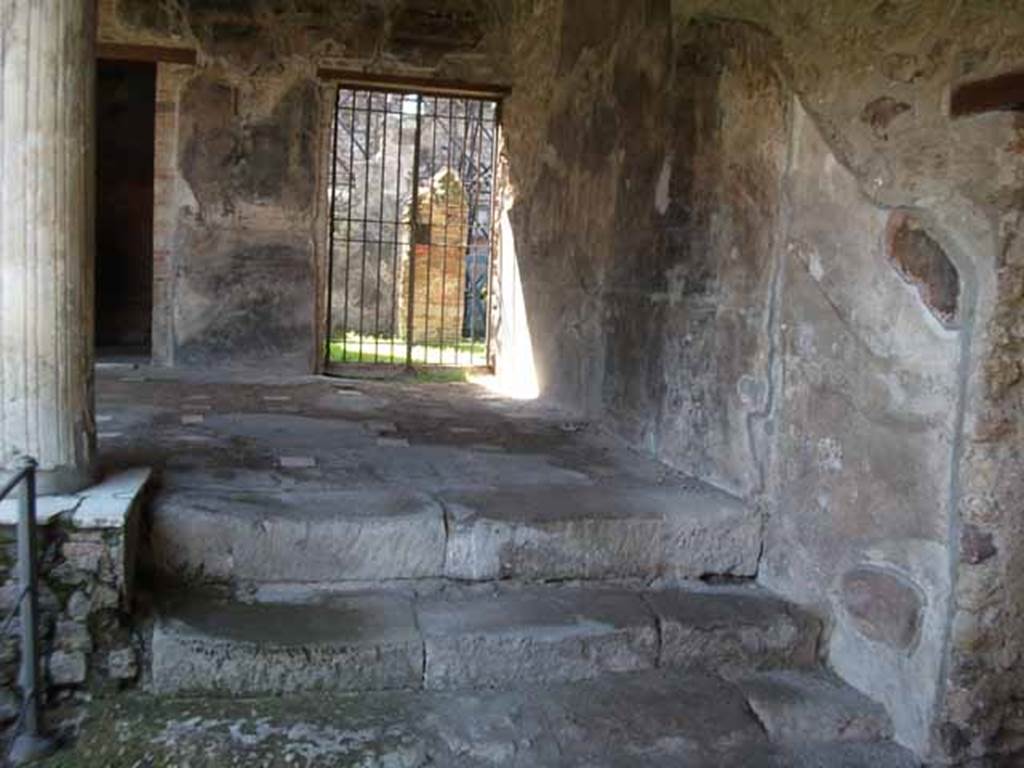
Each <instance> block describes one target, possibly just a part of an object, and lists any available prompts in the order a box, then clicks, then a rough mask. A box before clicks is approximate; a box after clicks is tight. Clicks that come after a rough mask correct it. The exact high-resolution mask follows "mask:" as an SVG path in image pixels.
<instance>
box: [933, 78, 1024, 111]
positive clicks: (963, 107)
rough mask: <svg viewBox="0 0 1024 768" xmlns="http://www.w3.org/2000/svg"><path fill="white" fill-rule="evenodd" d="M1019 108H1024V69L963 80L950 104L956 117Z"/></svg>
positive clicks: (954, 91) (950, 108) (956, 88)
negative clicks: (984, 77) (969, 80)
mask: <svg viewBox="0 0 1024 768" xmlns="http://www.w3.org/2000/svg"><path fill="white" fill-rule="evenodd" d="M1017 109H1024V71H1020V72H1008V73H1006V74H1004V75H997V76H996V77H990V78H988V79H987V80H975V81H974V82H970V83H962V84H961V85H958V86H956V87H955V88H954V89H953V95H952V98H951V99H950V104H949V111H950V113H951V114H952V115H953V117H963V116H965V115H978V114H981V113H982V112H1002V111H1007V110H1017Z"/></svg>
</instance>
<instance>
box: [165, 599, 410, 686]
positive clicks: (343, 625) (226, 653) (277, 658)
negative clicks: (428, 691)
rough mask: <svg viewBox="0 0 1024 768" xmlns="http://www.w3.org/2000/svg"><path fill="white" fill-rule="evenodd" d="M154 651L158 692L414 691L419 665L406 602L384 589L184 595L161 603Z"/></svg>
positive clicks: (408, 606) (408, 604)
mask: <svg viewBox="0 0 1024 768" xmlns="http://www.w3.org/2000/svg"><path fill="white" fill-rule="evenodd" d="M152 657H153V689H154V691H156V692H157V693H161V694H180V693H198V692H202V693H208V694H214V695H217V694H226V695H235V696H241V695H264V694H289V693H299V692H313V691H317V692H324V693H337V692H343V691H370V690H385V689H394V688H412V687H417V686H419V684H420V681H421V677H422V670H423V644H422V643H421V641H420V638H419V633H418V632H417V629H416V622H415V619H414V617H413V612H412V607H411V605H410V603H409V602H408V601H407V600H406V599H404V598H401V597H398V596H392V595H388V594H380V595H346V596H343V597H342V596H339V597H334V598H330V599H327V600H324V601H320V602H317V603H313V604H302V605H284V604H275V605H270V604H255V605H242V604H239V603H219V602H216V601H210V600H190V601H187V602H183V603H181V604H178V605H172V606H169V607H167V608H165V609H164V611H163V613H162V615H161V618H160V619H159V620H158V621H157V623H156V626H155V627H154V630H153V644H152Z"/></svg>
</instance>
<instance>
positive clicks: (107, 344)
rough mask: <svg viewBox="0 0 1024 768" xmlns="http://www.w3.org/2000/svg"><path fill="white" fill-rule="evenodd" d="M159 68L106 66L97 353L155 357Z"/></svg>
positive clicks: (101, 82)
mask: <svg viewBox="0 0 1024 768" xmlns="http://www.w3.org/2000/svg"><path fill="white" fill-rule="evenodd" d="M155 104H156V65H155V64H152V63H137V62H120V61H101V62H99V65H98V72H97V80H96V138H97V153H96V157H97V169H96V348H97V354H98V356H99V357H101V358H107V359H109V358H111V357H118V356H129V357H134V356H146V357H148V356H149V353H150V341H151V326H152V315H153V141H154V123H155Z"/></svg>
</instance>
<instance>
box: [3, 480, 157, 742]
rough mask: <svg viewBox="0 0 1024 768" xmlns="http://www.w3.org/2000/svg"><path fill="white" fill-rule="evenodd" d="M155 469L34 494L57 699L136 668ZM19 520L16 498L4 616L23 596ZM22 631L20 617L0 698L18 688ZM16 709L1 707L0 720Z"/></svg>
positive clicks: (128, 678)
mask: <svg viewBox="0 0 1024 768" xmlns="http://www.w3.org/2000/svg"><path fill="white" fill-rule="evenodd" d="M150 474H151V473H150V470H149V469H148V468H141V469H130V470H126V471H122V472H116V473H113V474H111V475H108V476H107V477H105V478H104V479H103V480H102V481H101V482H100V483H98V484H97V485H95V486H92V487H91V488H87V489H85V490H83V491H81V492H80V493H77V494H72V495H64V496H41V497H39V498H38V499H37V504H36V513H37V514H36V519H37V526H38V535H39V575H40V583H39V609H40V622H39V624H40V640H41V645H42V647H41V651H42V671H43V677H44V683H45V685H46V686H47V695H48V698H49V699H50V700H61V699H65V698H68V697H70V696H74V695H75V694H76V692H80V691H86V690H88V691H101V690H104V689H116V688H120V687H122V686H124V685H126V684H130V683H132V682H133V681H134V679H135V677H136V676H137V674H138V669H139V649H138V648H137V647H136V642H135V639H134V638H133V635H132V632H131V630H130V623H129V615H130V612H131V604H132V591H133V583H134V571H135V567H134V566H135V557H136V545H137V542H138V535H139V517H140V512H141V509H140V508H141V501H142V498H143V494H144V492H145V488H146V485H147V484H148V482H149V479H150ZM17 521H18V500H17V499H16V498H13V499H7V500H5V501H3V502H2V503H0V619H2V618H3V617H4V616H6V615H7V613H8V612H9V611H12V610H14V608H15V606H16V603H17V598H18V595H19V594H20V589H19V587H18V583H17V573H16V569H17ZM17 633H18V622H17V620H15V621H14V622H13V624H12V627H11V629H10V630H9V633H8V635H7V636H6V637H3V638H0V643H2V649H0V650H2V654H0V701H2V700H6V698H10V697H15V698H17V697H18V696H19V695H20V694H19V693H18V690H17V670H18V663H19V658H20V649H19V646H18V641H17ZM12 712H13V710H12ZM5 713H7V714H5ZM10 714H11V713H10V712H8V711H7V709H3V708H0V722H5V721H7V720H9V719H10V717H8V715H10ZM14 714H16V712H14Z"/></svg>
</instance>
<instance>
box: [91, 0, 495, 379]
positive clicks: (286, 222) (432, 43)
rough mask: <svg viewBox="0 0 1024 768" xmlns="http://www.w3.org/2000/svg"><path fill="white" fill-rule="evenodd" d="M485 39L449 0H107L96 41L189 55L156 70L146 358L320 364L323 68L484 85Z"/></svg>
mask: <svg viewBox="0 0 1024 768" xmlns="http://www.w3.org/2000/svg"><path fill="white" fill-rule="evenodd" d="M483 35H484V30H483V27H482V22H481V19H480V14H479V13H477V11H476V10H475V4H473V3H466V2H460V1H459V0H445V1H444V2H433V1H429V0H416V1H415V2H414V1H412V0H407V1H403V2H385V3H380V4H339V3H331V2H323V1H322V0H301V1H300V2H289V3H279V2H253V3H237V2H223V1H220V0H187V1H184V0H183V1H182V2H172V3H152V2H148V0H104V2H103V3H102V4H101V15H100V40H101V41H102V42H113V43H133V44H148V45H162V46H172V47H178V48H181V47H185V48H190V49H194V50H195V51H196V52H197V57H198V62H197V65H196V66H195V67H191V66H182V65H177V64H163V63H161V64H160V65H159V71H158V87H157V91H158V114H157V125H156V132H157V139H156V144H157V157H156V166H157V179H156V190H155V198H156V208H157V210H156V212H155V225H154V240H155V248H154V254H155V264H154V274H155V280H154V322H153V330H154V333H153V337H154V338H153V354H154V360H155V361H156V362H158V363H162V364H167V365H178V366H190V367H195V366H200V367H201V366H211V365H213V366H218V367H259V368H261V369H264V370H280V371H290V372H300V373H302V372H308V371H311V370H313V369H314V368H316V367H317V366H318V364H319V362H320V359H321V358H322V353H321V351H320V339H322V336H323V328H324V327H325V322H324V319H323V316H322V315H323V311H324V306H325V303H326V302H325V286H324V276H325V275H326V262H325V258H324V254H325V250H326V249H325V240H326V219H325V211H324V207H325V206H324V201H325V198H326V195H325V194H322V191H323V190H324V188H325V181H326V179H325V176H324V173H325V170H326V168H327V167H328V162H329V160H328V157H327V154H326V153H327V145H328V144H329V139H330V122H329V117H330V115H329V109H327V108H325V105H329V104H331V103H332V102H333V95H332V89H331V88H330V87H329V86H327V85H325V84H324V83H323V82H322V81H320V80H318V79H317V69H318V67H321V66H333V67H341V68H346V69H361V68H363V67H364V66H366V65H367V64H373V65H374V66H375V67H376V68H377V69H387V68H388V67H389V66H391V67H392V68H394V67H401V68H404V69H405V70H407V71H408V70H413V69H416V74H418V75H421V76H422V75H423V74H425V71H424V68H426V70H427V71H429V72H435V73H437V74H439V75H443V76H445V77H464V76H466V75H467V73H468V74H473V73H476V72H477V71H478V70H481V71H482V72H483V74H484V75H487V76H488V77H481V78H479V79H485V80H490V79H493V70H492V69H491V68H490V67H489V66H488V65H487V64H486V63H485V62H482V61H481V59H482V57H481V56H480V55H478V54H476V53H475V51H476V49H477V47H478V46H479V44H480V42H481V39H482V37H483Z"/></svg>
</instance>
